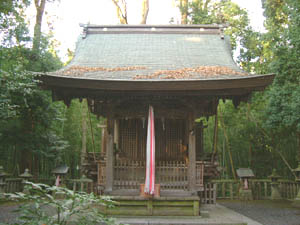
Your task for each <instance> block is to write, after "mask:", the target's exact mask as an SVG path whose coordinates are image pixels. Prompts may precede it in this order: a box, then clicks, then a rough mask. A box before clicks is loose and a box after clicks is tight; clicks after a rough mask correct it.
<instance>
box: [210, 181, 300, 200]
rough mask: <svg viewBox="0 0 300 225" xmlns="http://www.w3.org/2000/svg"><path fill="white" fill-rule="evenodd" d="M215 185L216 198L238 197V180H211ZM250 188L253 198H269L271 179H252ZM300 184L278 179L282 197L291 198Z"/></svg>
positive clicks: (294, 195)
mask: <svg viewBox="0 0 300 225" xmlns="http://www.w3.org/2000/svg"><path fill="white" fill-rule="evenodd" d="M211 183H212V184H215V185H216V196H217V198H218V199H238V198H239V187H240V181H239V180H213V181H212V182H211ZM249 186H250V188H251V190H252V194H253V199H255V200H262V199H269V198H270V196H271V180H269V179H252V180H250V181H249ZM299 188H300V185H299V184H297V183H296V182H295V181H289V180H279V188H278V189H279V192H280V194H281V197H282V198H284V199H293V198H295V197H296V195H297V193H298V190H299Z"/></svg>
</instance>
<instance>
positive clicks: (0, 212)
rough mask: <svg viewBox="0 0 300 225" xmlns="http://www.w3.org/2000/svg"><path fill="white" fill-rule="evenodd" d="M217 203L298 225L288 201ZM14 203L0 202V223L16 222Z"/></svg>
mask: <svg viewBox="0 0 300 225" xmlns="http://www.w3.org/2000/svg"><path fill="white" fill-rule="evenodd" d="M218 203H219V204H221V205H223V206H225V207H227V208H229V209H232V210H234V211H236V212H238V213H240V214H243V215H244V216H247V217H249V218H251V219H253V220H255V221H257V222H259V223H262V224H263V225H300V209H297V208H293V207H292V206H291V202H290V201H269V200H264V201H237V200H234V201H231V200H224V201H218ZM17 208H18V205H17V204H16V203H8V204H3V203H2V204H0V224H1V223H8V222H10V223H13V222H16V216H17V214H16V213H15V212H13V211H14V210H15V209H17Z"/></svg>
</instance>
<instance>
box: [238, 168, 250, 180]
mask: <svg viewBox="0 0 300 225" xmlns="http://www.w3.org/2000/svg"><path fill="white" fill-rule="evenodd" d="M236 173H237V175H238V177H239V178H250V177H254V173H253V171H252V170H251V169H250V168H239V169H237V170H236Z"/></svg>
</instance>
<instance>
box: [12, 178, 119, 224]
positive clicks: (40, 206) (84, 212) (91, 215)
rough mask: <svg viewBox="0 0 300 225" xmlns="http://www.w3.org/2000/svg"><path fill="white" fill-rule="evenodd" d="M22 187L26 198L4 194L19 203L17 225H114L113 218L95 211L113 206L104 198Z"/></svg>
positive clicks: (45, 187) (53, 188) (52, 188)
mask: <svg viewBox="0 0 300 225" xmlns="http://www.w3.org/2000/svg"><path fill="white" fill-rule="evenodd" d="M25 187H26V188H27V189H26V190H27V192H28V193H30V194H24V193H16V194H7V195H8V196H9V199H10V200H14V201H21V205H20V207H19V209H18V210H17V212H18V214H19V215H20V216H19V218H18V223H17V224H19V225H20V224H23V225H27V224H28V225H29V224H30V225H35V224H36V225H41V224H47V225H67V224H74V223H75V224H82V225H86V224H111V225H112V224H116V222H115V220H114V219H113V218H109V217H106V216H105V215H103V214H102V213H101V212H100V210H99V208H100V207H112V206H113V202H112V201H111V200H110V199H109V198H108V197H105V196H95V195H94V194H93V193H91V194H87V193H84V192H81V193H76V192H73V191H71V190H68V189H66V188H62V187H56V186H48V185H45V184H35V183H31V182H27V183H26V186H25ZM55 196H61V197H62V198H57V197H55Z"/></svg>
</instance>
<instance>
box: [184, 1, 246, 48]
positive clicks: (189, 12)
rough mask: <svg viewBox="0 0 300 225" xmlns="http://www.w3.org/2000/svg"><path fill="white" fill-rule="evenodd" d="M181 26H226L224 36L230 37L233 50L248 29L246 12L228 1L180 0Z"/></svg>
mask: <svg viewBox="0 0 300 225" xmlns="http://www.w3.org/2000/svg"><path fill="white" fill-rule="evenodd" d="M179 9H180V11H181V23H182V24H220V25H226V29H225V34H227V35H229V36H230V37H231V45H232V47H233V49H235V47H236V44H237V42H238V41H239V39H240V38H241V37H242V36H244V35H245V31H246V30H247V29H249V18H248V14H247V11H245V10H244V9H241V8H240V7H239V6H238V5H237V4H235V3H233V2H231V1H230V0H228V1H211V0H193V1H188V0H180V1H179Z"/></svg>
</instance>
